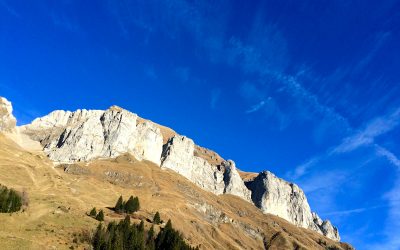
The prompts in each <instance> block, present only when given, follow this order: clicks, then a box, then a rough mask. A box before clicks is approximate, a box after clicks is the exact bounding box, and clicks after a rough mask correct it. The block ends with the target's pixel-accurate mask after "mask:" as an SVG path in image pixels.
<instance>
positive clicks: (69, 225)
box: [0, 134, 350, 250]
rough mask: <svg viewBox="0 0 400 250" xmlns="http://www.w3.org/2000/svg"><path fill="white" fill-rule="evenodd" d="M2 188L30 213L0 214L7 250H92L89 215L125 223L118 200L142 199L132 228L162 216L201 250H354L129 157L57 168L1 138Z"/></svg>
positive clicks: (1, 235) (41, 156)
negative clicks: (94, 212)
mask: <svg viewBox="0 0 400 250" xmlns="http://www.w3.org/2000/svg"><path fill="white" fill-rule="evenodd" d="M0 183H2V184H4V185H6V186H8V187H11V188H14V189H16V190H19V191H21V190H25V191H26V192H27V193H28V197H29V206H28V207H27V208H26V209H25V211H23V212H18V213H14V214H12V215H8V214H0V220H1V221H2V227H1V228H0V246H1V247H0V248H2V249H68V248H69V247H70V246H73V247H74V248H75V249H84V248H85V247H86V248H87V247H88V244H87V243H86V242H82V241H81V239H84V238H85V237H86V236H87V235H88V232H90V231H91V230H94V229H95V227H96V226H97V221H95V220H94V219H92V218H90V217H89V216H86V214H85V213H87V212H88V211H89V210H90V209H91V208H92V207H96V208H97V209H103V210H104V211H105V215H106V221H111V220H118V219H120V218H122V217H121V216H118V215H116V214H115V213H113V211H111V210H109V209H107V207H109V206H113V205H114V204H115V202H116V200H117V198H118V197H119V195H121V194H122V195H123V196H124V197H129V196H130V195H134V196H138V197H139V199H140V202H141V210H140V211H139V213H137V214H136V215H135V216H134V217H133V218H132V220H133V221H136V222H138V221H139V219H144V220H145V226H146V227H147V228H148V227H150V224H149V223H148V222H146V219H151V218H152V216H153V215H154V213H155V212H156V211H159V212H160V214H161V218H162V219H163V220H167V219H172V222H173V225H174V227H176V228H178V229H179V230H180V231H181V232H183V233H184V237H185V238H186V239H187V240H188V242H189V243H191V244H192V245H200V248H201V249H264V248H265V249H321V250H323V249H325V248H326V246H336V247H337V248H338V249H350V247H349V246H348V245H346V244H344V243H338V242H335V241H332V240H329V239H327V238H325V237H323V236H322V235H320V234H318V233H316V232H314V231H311V230H307V229H302V228H299V227H295V226H293V225H292V224H290V223H288V222H287V221H285V220H283V219H280V218H279V217H276V216H273V215H269V214H263V213H262V212H261V211H260V210H259V209H257V208H256V207H254V206H253V205H252V204H250V203H249V202H246V201H244V200H242V199H240V198H238V197H235V196H232V195H220V196H217V195H214V194H212V193H210V192H206V191H204V190H202V189H201V188H199V187H197V186H196V185H194V184H193V183H191V182H190V181H188V180H187V179H186V178H184V177H183V176H181V175H179V174H177V173H175V172H173V171H169V170H167V171H166V170H162V169H161V168H160V167H159V166H157V165H156V164H154V163H152V162H149V161H139V160H137V159H135V158H134V157H133V156H131V155H129V154H124V155H121V156H119V157H117V158H115V159H103V160H95V161H92V162H90V163H79V164H73V165H64V166H62V167H56V168H54V166H53V163H52V162H51V161H50V160H49V159H47V157H46V156H45V155H44V154H43V153H40V152H34V153H33V152H29V151H25V150H23V149H22V148H20V147H19V146H18V145H16V144H15V143H14V142H13V141H11V140H9V139H8V138H7V137H5V136H4V135H1V134H0ZM75 238H77V239H78V240H77V241H76V243H75V242H74V239H75Z"/></svg>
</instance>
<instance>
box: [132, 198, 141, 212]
mask: <svg viewBox="0 0 400 250" xmlns="http://www.w3.org/2000/svg"><path fill="white" fill-rule="evenodd" d="M139 209H140V203H139V198H138V197H135V198H133V212H137V211H139Z"/></svg>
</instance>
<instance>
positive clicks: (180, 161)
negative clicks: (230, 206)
mask: <svg viewBox="0 0 400 250" xmlns="http://www.w3.org/2000/svg"><path fill="white" fill-rule="evenodd" d="M161 167H162V168H166V169H171V170H173V171H175V172H177V173H179V174H181V175H183V176H185V177H186V178H187V179H189V180H190V181H192V182H194V183H195V184H196V185H197V186H199V187H201V188H203V189H205V190H207V191H210V192H213V193H214V194H217V195H219V194H232V195H236V196H239V197H241V198H243V199H245V200H247V201H251V195H250V193H251V192H250V190H248V189H247V187H246V186H245V185H244V182H243V180H242V179H241V178H240V176H239V173H238V172H237V170H236V167H235V163H234V162H233V161H231V160H230V161H225V162H222V163H221V165H218V166H215V165H212V164H210V163H209V162H208V161H206V160H205V159H203V158H201V157H198V156H195V155H194V142H193V140H192V139H189V138H187V137H185V136H181V135H176V136H174V137H172V138H171V139H170V140H169V141H168V142H167V143H166V144H165V145H164V150H163V153H162V156H161Z"/></svg>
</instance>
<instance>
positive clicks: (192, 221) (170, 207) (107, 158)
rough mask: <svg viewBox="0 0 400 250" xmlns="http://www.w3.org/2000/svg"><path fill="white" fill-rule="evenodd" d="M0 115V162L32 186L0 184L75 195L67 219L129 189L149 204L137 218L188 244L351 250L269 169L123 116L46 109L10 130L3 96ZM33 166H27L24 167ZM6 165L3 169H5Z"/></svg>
mask: <svg viewBox="0 0 400 250" xmlns="http://www.w3.org/2000/svg"><path fill="white" fill-rule="evenodd" d="M3 106H4V107H5V108H3ZM1 107H2V108H1V113H0V115H1V116H0V117H1V120H0V128H1V130H2V131H3V133H4V135H3V136H2V137H1V138H0V139H1V143H2V144H3V145H2V147H1V149H2V151H7V152H12V154H13V155H15V157H12V156H10V154H7V153H4V155H3V154H0V156H4V157H5V158H6V159H7V162H9V163H8V164H6V165H7V167H8V168H9V169H8V171H12V172H18V171H20V170H21V171H22V172H23V171H27V172H28V173H29V174H28V179H30V180H29V181H27V183H30V182H33V186H31V185H28V187H25V186H24V185H23V184H22V183H14V182H13V181H12V179H10V178H11V177H9V178H8V179H7V178H2V179H1V180H0V181H1V182H3V183H4V184H10V186H13V187H20V188H22V187H25V188H30V189H32V191H34V190H35V191H34V192H37V195H38V197H40V195H45V196H46V192H47V191H49V190H51V192H50V193H53V192H54V193H57V194H58V195H61V196H62V195H63V194H62V192H61V190H64V191H65V192H66V194H64V196H65V195H67V194H70V195H71V192H72V190H75V191H74V192H75V193H74V194H72V195H71V196H72V197H69V198H68V199H72V200H73V201H69V202H71V204H75V205H76V204H77V203H79V205H77V207H76V208H73V207H72V205H71V209H73V210H74V209H76V211H75V210H74V211H75V212H78V211H81V210H82V208H84V209H86V210H87V209H89V207H90V206H89V204H91V205H96V204H97V205H96V206H97V207H106V206H107V205H108V206H110V205H113V204H114V201H113V199H114V200H116V198H115V197H117V194H122V193H129V192H132V191H134V193H136V194H138V195H139V197H140V198H141V199H142V200H145V201H147V202H148V203H150V204H151V206H150V205H147V206H146V207H145V208H144V209H145V210H144V212H143V213H145V214H143V215H142V216H149V214H148V213H149V211H152V212H154V209H155V208H157V210H159V211H160V213H161V214H162V215H163V216H165V217H168V218H172V219H173V221H175V222H178V225H177V226H178V228H180V229H181V231H183V232H184V234H185V236H186V239H187V240H188V241H189V242H191V243H193V244H200V245H201V246H203V247H204V248H207V249H208V248H234V249H241V248H253V249H259V248H262V247H264V248H268V249H286V248H279V247H281V246H286V247H287V248H288V249H294V248H296V247H299V248H296V249H324V247H326V246H327V245H329V244H330V245H332V246H337V247H338V249H351V247H350V246H349V245H347V244H344V243H339V242H338V241H339V240H340V237H339V233H338V230H337V228H336V227H334V226H332V224H331V223H330V222H329V221H323V220H321V219H320V218H319V216H318V215H317V214H316V213H313V212H312V211H311V209H310V206H309V204H308V202H307V199H306V197H305V194H304V192H303V191H302V190H301V189H300V188H299V187H298V186H297V185H296V184H293V183H289V182H287V181H285V180H283V179H280V178H278V177H276V176H275V175H274V174H272V173H270V172H268V171H263V172H261V173H259V174H251V173H245V172H242V171H240V170H238V169H237V167H236V166H235V163H234V161H232V160H225V159H223V158H222V157H220V156H219V155H218V154H217V153H215V152H213V151H211V150H209V149H206V148H203V147H200V146H198V145H196V144H195V143H194V142H193V140H191V139H190V138H188V137H186V136H182V135H179V134H177V133H176V132H175V131H173V130H172V129H169V128H166V127H164V126H161V125H159V124H156V123H154V122H152V121H148V120H145V119H143V118H140V117H138V116H137V115H136V114H134V113H131V112H129V111H127V110H125V109H122V108H120V107H117V106H113V107H110V108H109V109H107V110H104V111H103V110H84V109H83V110H77V111H75V112H70V111H54V112H52V113H50V114H49V115H47V116H44V117H41V118H37V119H35V120H34V121H33V122H32V123H31V124H28V125H25V126H22V127H15V118H14V117H13V116H12V113H11V112H12V108H11V104H10V103H9V102H8V101H7V100H6V99H4V98H2V99H1ZM13 121H14V122H13ZM17 156H18V157H17ZM22 156H24V157H22ZM31 158H34V162H35V165H34V167H29V166H30V165H32V164H33V163H32V162H31V161H30V159H31ZM13 164H14V165H16V166H18V167H22V168H23V169H24V170H22V169H20V170H19V169H18V168H17V169H13V168H12V167H11V165H13ZM39 166H40V167H39ZM7 167H5V166H3V165H2V166H1V168H2V169H3V171H4V170H5V169H7ZM29 168H30V169H29ZM36 169H40V171H39V170H38V171H36ZM42 172H44V173H43V174H44V176H47V177H46V178H50V179H51V178H54V176H60V179H58V180H57V181H56V183H57V184H56V185H54V186H53V188H50V187H48V185H49V184H48V183H46V181H45V180H44V179H46V178H43V177H42V176H40V174H42ZM24 175H25V176H26V173H25V174H21V176H24ZM49 176H53V177H49ZM57 178H58V177H57ZM38 181H39V182H40V184H38ZM53 183H54V179H53ZM40 185H44V186H45V187H47V188H44V189H41V188H40ZM72 186H73V187H72ZM90 187H92V188H90ZM68 189H70V190H68ZM107 190H109V191H110V193H109V194H107V192H106V191H107ZM94 193H98V194H97V195H95V194H94ZM39 194H40V195H39ZM58 195H55V196H58ZM67 197H68V195H67ZM67 197H64V199H67ZM100 197H101V198H100ZM53 198H54V199H56V198H55V197H53ZM95 198H97V199H98V200H96V199H95ZM38 199H39V198H38ZM37 201H39V200H37ZM160 201H162V204H160ZM147 202H146V203H147ZM31 203H33V200H31ZM68 204H69V203H68ZM34 205H36V206H39V204H32V206H34ZM88 206H89V207H88ZM29 209H31V208H28V210H29ZM32 209H33V208H32ZM31 212H32V213H34V211H31ZM146 213H147V214H146ZM83 214H84V213H83ZM69 215H70V216H72V213H69ZM21 216H23V215H21ZM36 216H37V215H36ZM42 216H44V215H42ZM72 217H73V216H72ZM182 218H184V219H185V220H184V221H185V222H183V221H182ZM71 220H72V218H71ZM52 223H53V222H52ZM55 227H56V226H55ZM318 235H320V236H318ZM324 236H325V237H324ZM274 247H275V248H274Z"/></svg>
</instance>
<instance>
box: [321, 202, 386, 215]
mask: <svg viewBox="0 0 400 250" xmlns="http://www.w3.org/2000/svg"><path fill="white" fill-rule="evenodd" d="M386 207H388V206H387V205H380V206H371V207H361V208H354V209H348V210H341V211H333V212H327V213H323V216H331V215H341V216H343V215H351V214H355V213H363V212H367V211H370V210H374V209H380V208H386Z"/></svg>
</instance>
